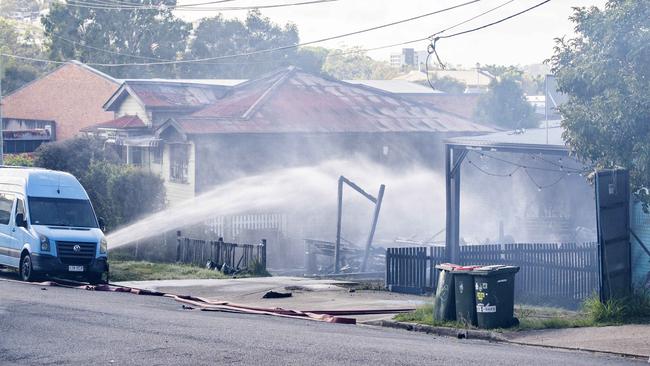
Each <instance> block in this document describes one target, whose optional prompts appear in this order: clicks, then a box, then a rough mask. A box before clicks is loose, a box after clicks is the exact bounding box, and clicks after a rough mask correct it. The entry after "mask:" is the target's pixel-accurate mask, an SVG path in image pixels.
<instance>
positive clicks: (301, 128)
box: [86, 67, 494, 204]
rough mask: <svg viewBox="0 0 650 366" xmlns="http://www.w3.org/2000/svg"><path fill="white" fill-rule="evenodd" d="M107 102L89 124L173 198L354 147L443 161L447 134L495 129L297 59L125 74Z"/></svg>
mask: <svg viewBox="0 0 650 366" xmlns="http://www.w3.org/2000/svg"><path fill="white" fill-rule="evenodd" d="M105 108H106V110H109V111H113V112H114V114H115V116H114V117H115V119H114V120H112V121H108V122H106V123H102V124H99V125H95V126H93V127H91V128H89V129H86V131H87V132H88V133H89V134H94V135H97V136H101V137H104V138H106V139H107V140H109V141H111V142H114V143H115V144H116V145H119V146H121V147H122V148H123V149H124V155H125V162H127V163H130V164H137V165H141V166H143V167H144V168H146V169H150V170H151V171H155V172H159V173H160V174H161V176H162V177H163V178H164V180H165V185H166V188H167V195H168V199H169V201H170V203H171V204H174V203H177V202H180V201H182V200H184V199H188V198H191V197H193V196H194V195H196V194H198V193H201V192H203V191H205V190H207V189H208V188H210V187H212V186H214V185H216V184H219V183H221V182H224V181H227V180H230V179H233V178H237V177H238V176H243V175H250V174H255V173H259V172H262V171H265V170H270V169H274V168H280V167H287V166H297V165H306V164H314V163H317V162H319V161H322V160H325V159H333V158H340V157H347V156H350V155H351V154H363V155H365V156H367V157H369V158H371V159H374V160H376V161H380V162H382V163H384V164H389V165H394V166H396V167H398V166H400V165H402V164H404V163H405V162H411V161H413V160H416V161H421V162H422V163H423V164H430V165H432V166H436V167H439V166H442V164H441V162H442V161H443V157H442V156H443V152H444V150H443V143H442V141H443V139H445V138H449V137H454V136H460V135H472V134H484V133H489V132H494V129H493V128H491V127H489V126H484V125H480V124H476V123H474V122H472V121H470V120H468V119H466V118H463V117H461V116H460V115H456V114H452V113H448V112H444V111H442V110H439V109H437V108H435V107H433V106H431V105H430V104H426V103H420V102H418V101H414V100H411V99H406V98H403V97H400V96H399V95H395V94H392V93H388V92H384V91H381V90H378V89H375V88H370V87H367V86H363V85H353V84H350V83H347V82H343V81H339V80H335V79H331V78H327V77H324V76H321V75H316V74H311V73H308V72H304V71H302V70H299V69H296V68H293V67H289V68H285V69H280V70H277V71H275V72H271V73H268V74H266V75H263V76H261V77H260V78H257V79H253V80H249V81H246V82H243V83H241V84H238V85H235V86H224V85H206V84H192V83H167V84H164V83H155V82H151V81H148V82H147V81H127V82H125V83H124V84H123V85H122V86H121V87H120V89H119V90H118V91H117V92H116V93H115V94H114V95H113V96H112V97H111V98H110V100H109V101H108V102H107V103H106V104H105ZM438 163H440V164H438ZM438 170H439V168H438Z"/></svg>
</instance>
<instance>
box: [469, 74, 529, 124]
mask: <svg viewBox="0 0 650 366" xmlns="http://www.w3.org/2000/svg"><path fill="white" fill-rule="evenodd" d="M489 88H490V90H489V91H488V92H487V93H485V94H483V95H481V97H480V98H479V100H478V104H477V106H476V112H475V117H476V119H477V120H478V121H480V122H484V123H489V124H492V125H495V126H499V127H503V128H507V129H518V128H531V127H537V126H538V125H539V120H538V119H537V117H536V116H535V109H534V107H533V106H532V105H531V104H530V103H528V101H526V97H525V96H524V92H523V89H522V88H521V82H520V81H518V80H517V77H516V76H515V75H509V74H508V73H503V74H502V75H501V77H500V78H499V79H493V80H492V81H490V86H489Z"/></svg>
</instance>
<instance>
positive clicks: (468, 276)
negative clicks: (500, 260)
mask: <svg viewBox="0 0 650 366" xmlns="http://www.w3.org/2000/svg"><path fill="white" fill-rule="evenodd" d="M479 267H480V266H463V267H456V268H455V269H454V270H453V271H452V274H453V276H454V298H455V304H456V320H457V321H459V322H462V323H465V324H469V325H473V326H476V325H477V321H476V300H475V299H476V296H475V294H474V276H473V273H474V272H473V271H474V269H476V268H479Z"/></svg>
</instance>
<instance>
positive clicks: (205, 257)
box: [176, 235, 266, 272]
mask: <svg viewBox="0 0 650 366" xmlns="http://www.w3.org/2000/svg"><path fill="white" fill-rule="evenodd" d="M176 262H178V263H185V264H191V265H195V266H201V267H210V268H217V269H222V268H227V269H228V271H230V272H237V271H245V270H254V271H258V272H259V271H262V270H264V271H266V239H262V240H261V243H259V244H241V243H227V242H224V241H223V239H221V238H219V239H218V240H202V239H192V238H187V237H181V236H180V235H178V238H177V246H176ZM224 265H225V267H224Z"/></svg>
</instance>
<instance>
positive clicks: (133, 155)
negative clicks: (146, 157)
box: [129, 146, 142, 166]
mask: <svg viewBox="0 0 650 366" xmlns="http://www.w3.org/2000/svg"><path fill="white" fill-rule="evenodd" d="M129 159H130V160H131V161H130V162H129V163H130V164H131V165H135V166H142V148H141V147H139V146H129Z"/></svg>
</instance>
